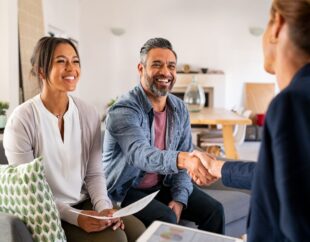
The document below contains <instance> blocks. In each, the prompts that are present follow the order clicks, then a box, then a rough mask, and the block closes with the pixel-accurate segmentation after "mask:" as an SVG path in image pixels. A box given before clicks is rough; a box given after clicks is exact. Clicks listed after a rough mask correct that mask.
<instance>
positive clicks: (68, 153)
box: [33, 95, 84, 205]
mask: <svg viewBox="0 0 310 242" xmlns="http://www.w3.org/2000/svg"><path fill="white" fill-rule="evenodd" d="M33 101H34V104H35V105H34V106H35V109H36V111H37V114H38V124H39V126H40V135H41V137H42V141H43V143H42V146H41V149H42V150H41V151H40V154H42V156H43V165H44V168H45V174H46V179H47V182H48V184H49V186H50V187H51V190H52V192H53V195H54V197H55V200H56V201H60V202H64V203H67V204H70V205H73V204H76V203H78V202H79V201H81V200H83V199H84V197H83V196H84V195H83V194H81V187H82V183H83V180H82V144H81V127H80V122H79V113H78V109H77V107H76V105H75V104H74V102H73V100H72V98H71V97H70V96H69V107H68V110H67V112H66V113H65V114H64V116H63V118H64V136H63V137H64V139H63V140H62V138H61V134H60V130H59V127H58V118H57V117H56V116H55V115H54V114H52V113H51V112H50V111H48V110H47V109H46V107H45V106H44V104H43V102H42V100H41V98H40V95H37V96H35V97H34V98H33Z"/></svg>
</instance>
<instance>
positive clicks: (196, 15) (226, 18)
mask: <svg viewBox="0 0 310 242" xmlns="http://www.w3.org/2000/svg"><path fill="white" fill-rule="evenodd" d="M269 7H270V0H259V1H257V0H230V1H227V0H217V1H213V0H194V1H193V0H157V1H156V2H154V1H146V0H131V1H122V0H114V1H108V0H92V1H87V0H66V1H62V0H43V12H44V20H45V29H46V32H47V31H48V26H53V27H56V28H58V29H60V30H62V31H63V32H64V33H65V34H66V35H67V36H68V37H71V38H74V39H76V40H77V41H79V49H80V52H81V59H82V78H81V82H80V84H79V87H78V91H77V92H76V93H77V94H78V95H80V96H81V97H82V98H84V99H86V100H88V101H89V102H90V103H92V104H94V105H95V106H96V107H97V108H98V110H99V111H100V112H101V113H102V112H103V111H104V109H105V105H106V103H107V102H108V101H109V100H110V99H111V98H114V97H115V96H119V95H121V94H122V93H124V92H126V91H128V90H129V89H130V88H131V87H132V86H134V85H135V84H136V83H137V81H138V75H137V71H136V65H137V63H138V61H139V50H140V47H141V46H142V45H143V43H144V42H145V41H146V40H147V39H149V38H152V37H156V36H162V37H165V38H168V39H169V40H170V41H171V42H172V44H173V45H174V47H175V49H176V51H177V53H178V56H179V59H178V60H179V64H180V65H182V64H185V63H187V64H190V65H192V66H196V67H209V68H215V69H221V70H223V71H224V72H225V74H226V106H227V107H231V106H233V105H235V104H237V105H238V104H241V102H242V92H243V83H244V82H268V81H273V80H274V78H273V77H271V76H269V75H267V74H266V73H265V72H264V71H263V68H262V61H263V60H262V59H263V58H262V51H261V38H260V37H254V36H252V35H250V34H249V31H248V28H249V27H250V26H258V27H264V26H265V24H266V22H267V19H268V15H269ZM0 27H1V33H3V35H2V38H0V53H1V55H0V68H1V71H0V83H1V86H0V99H1V100H7V99H8V100H9V101H10V103H11V107H12V108H13V107H15V106H16V105H17V104H18V62H17V61H18V52H17V46H18V45H17V43H18V42H17V0H1V1H0ZM111 27H122V28H124V29H125V30H126V33H125V34H124V35H122V36H114V35H113V34H112V33H111V31H110V28H111Z"/></svg>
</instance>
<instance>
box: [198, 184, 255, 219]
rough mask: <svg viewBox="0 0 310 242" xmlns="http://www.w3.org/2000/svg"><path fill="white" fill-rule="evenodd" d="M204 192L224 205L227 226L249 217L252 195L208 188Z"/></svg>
mask: <svg viewBox="0 0 310 242" xmlns="http://www.w3.org/2000/svg"><path fill="white" fill-rule="evenodd" d="M203 190H204V191H205V192H206V193H207V194H209V195H210V196H211V197H213V198H215V199H216V200H218V201H219V202H220V203H222V205H223V207H224V213H225V224H229V223H231V222H233V221H236V220H239V219H241V218H245V217H247V216H248V213H249V204H250V195H248V194H246V193H243V192H237V191H220V190H211V189H206V188H204V189H203Z"/></svg>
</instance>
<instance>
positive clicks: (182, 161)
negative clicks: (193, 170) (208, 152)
mask: <svg viewBox="0 0 310 242" xmlns="http://www.w3.org/2000/svg"><path fill="white" fill-rule="evenodd" d="M187 157H188V154H187V152H179V153H178V157H177V167H178V169H180V170H182V169H186V159H187Z"/></svg>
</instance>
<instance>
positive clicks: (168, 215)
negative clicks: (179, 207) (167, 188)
mask: <svg viewBox="0 0 310 242" xmlns="http://www.w3.org/2000/svg"><path fill="white" fill-rule="evenodd" d="M160 220H161V221H163V222H167V223H172V224H176V223H177V216H176V214H175V213H174V212H173V210H172V209H170V208H169V207H167V209H165V210H164V211H162V213H161V216H160Z"/></svg>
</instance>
